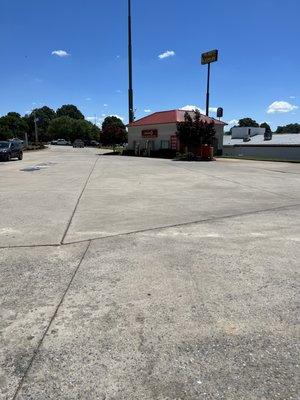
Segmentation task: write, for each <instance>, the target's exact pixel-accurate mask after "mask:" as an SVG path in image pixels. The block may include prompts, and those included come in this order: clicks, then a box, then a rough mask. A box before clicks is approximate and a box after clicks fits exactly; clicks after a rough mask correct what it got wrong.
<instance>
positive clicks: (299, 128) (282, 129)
mask: <svg viewBox="0 0 300 400" xmlns="http://www.w3.org/2000/svg"><path fill="white" fill-rule="evenodd" d="M276 133H300V124H288V125H285V126H278V128H277V130H276Z"/></svg>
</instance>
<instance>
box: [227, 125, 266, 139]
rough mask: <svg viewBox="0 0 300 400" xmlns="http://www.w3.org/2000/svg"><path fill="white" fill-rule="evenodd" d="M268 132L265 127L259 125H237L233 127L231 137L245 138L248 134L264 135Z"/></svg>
mask: <svg viewBox="0 0 300 400" xmlns="http://www.w3.org/2000/svg"><path fill="white" fill-rule="evenodd" d="M265 132H266V129H265V128H257V127H244V126H242V127H239V126H235V127H233V128H231V138H232V139H244V138H246V137H248V136H250V137H252V136H256V135H264V134H265Z"/></svg>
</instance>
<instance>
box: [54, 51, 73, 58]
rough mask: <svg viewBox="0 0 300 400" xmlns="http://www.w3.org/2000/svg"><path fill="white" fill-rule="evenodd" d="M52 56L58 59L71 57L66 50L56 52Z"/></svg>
mask: <svg viewBox="0 0 300 400" xmlns="http://www.w3.org/2000/svg"><path fill="white" fill-rule="evenodd" d="M51 54H52V55H53V56H57V57H69V56H70V55H71V54H69V53H68V52H67V51H65V50H54V51H52V53H51Z"/></svg>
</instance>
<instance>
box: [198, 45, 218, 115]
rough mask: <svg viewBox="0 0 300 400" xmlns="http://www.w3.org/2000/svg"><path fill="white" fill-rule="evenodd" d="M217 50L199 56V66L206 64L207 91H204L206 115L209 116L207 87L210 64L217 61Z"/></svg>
mask: <svg viewBox="0 0 300 400" xmlns="http://www.w3.org/2000/svg"><path fill="white" fill-rule="evenodd" d="M218 57H219V50H211V51H208V52H206V53H202V54H201V64H202V65H206V64H207V90H206V115H207V116H209V85H210V64H211V63H213V62H216V61H218Z"/></svg>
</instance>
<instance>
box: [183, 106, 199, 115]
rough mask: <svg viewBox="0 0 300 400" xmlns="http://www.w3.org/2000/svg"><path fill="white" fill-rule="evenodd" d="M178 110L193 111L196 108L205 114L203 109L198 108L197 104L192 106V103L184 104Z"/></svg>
mask: <svg viewBox="0 0 300 400" xmlns="http://www.w3.org/2000/svg"><path fill="white" fill-rule="evenodd" d="M180 110H184V111H195V110H198V111H200V113H201V114H205V111H204V110H202V108H199V107H198V106H192V105H186V106H184V107H181V108H180Z"/></svg>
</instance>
